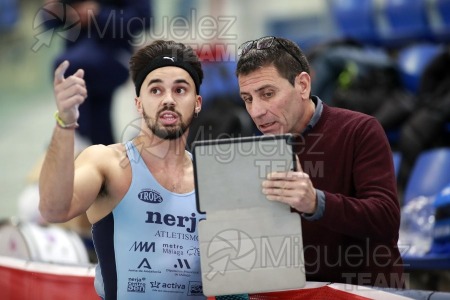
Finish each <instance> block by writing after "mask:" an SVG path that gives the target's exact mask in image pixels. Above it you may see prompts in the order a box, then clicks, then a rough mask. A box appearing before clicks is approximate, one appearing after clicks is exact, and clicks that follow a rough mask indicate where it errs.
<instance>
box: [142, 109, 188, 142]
mask: <svg viewBox="0 0 450 300" xmlns="http://www.w3.org/2000/svg"><path fill="white" fill-rule="evenodd" d="M163 111H171V112H174V113H176V114H177V115H178V119H179V120H180V123H179V124H175V125H170V126H162V125H161V124H160V123H158V121H157V120H158V119H159V118H158V116H159V114H160V113H161V112H163ZM142 114H143V117H144V120H145V124H147V127H148V129H150V131H151V132H152V133H153V134H154V135H156V136H157V137H159V138H161V139H164V140H176V139H178V138H180V137H182V136H183V134H184V133H185V132H186V131H187V130H188V128H189V126H190V124H191V122H192V118H193V115H194V114H192V115H190V116H189V118H188V120H186V122H183V118H182V117H181V115H180V114H179V113H178V112H176V111H175V109H174V108H173V107H167V108H163V109H162V110H160V111H158V112H157V113H156V116H155V117H154V118H150V117H149V116H148V115H147V113H146V112H145V110H143V112H142Z"/></svg>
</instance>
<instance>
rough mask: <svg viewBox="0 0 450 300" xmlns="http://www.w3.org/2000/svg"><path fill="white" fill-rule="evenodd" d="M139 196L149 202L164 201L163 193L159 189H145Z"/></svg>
mask: <svg viewBox="0 0 450 300" xmlns="http://www.w3.org/2000/svg"><path fill="white" fill-rule="evenodd" d="M138 198H139V200H142V201H144V202H147V203H156V204H157V203H161V202H163V198H162V197H161V195H160V194H159V193H158V192H157V191H154V190H151V189H148V190H143V191H142V192H140V193H139V194H138Z"/></svg>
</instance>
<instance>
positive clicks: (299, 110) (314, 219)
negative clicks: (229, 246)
mask: <svg viewBox="0 0 450 300" xmlns="http://www.w3.org/2000/svg"><path fill="white" fill-rule="evenodd" d="M239 51H240V53H239V55H240V57H239V61H238V64H237V70H236V74H237V76H238V81H239V87H240V95H241V97H242V99H243V100H244V101H245V105H246V108H247V111H248V113H249V114H250V116H251V117H252V119H253V121H254V122H255V124H256V125H257V127H258V129H259V130H260V131H261V132H262V133H263V134H283V133H292V134H295V135H298V141H297V143H296V145H295V148H294V149H295V151H296V153H297V157H298V160H299V162H300V163H299V164H297V169H298V170H297V171H296V172H294V171H291V172H288V173H272V174H269V175H268V176H267V180H265V181H264V183H263V193H264V194H265V195H266V197H267V199H269V200H272V201H281V202H285V203H287V204H289V205H290V206H291V207H292V209H294V210H296V211H297V212H298V213H299V214H300V215H301V217H302V230H303V243H304V257H305V269H306V279H307V280H309V281H330V282H342V283H350V284H357V285H370V286H383V287H397V288H401V287H404V284H405V282H404V274H403V266H402V265H403V264H402V259H401V256H400V252H399V249H398V248H397V241H398V232H399V225H400V208H399V203H398V200H397V191H396V180H395V176H394V168H393V163H392V155H391V150H390V146H389V143H388V141H387V138H386V136H385V133H384V131H383V129H382V127H381V126H380V124H379V123H378V122H377V120H376V119H375V118H373V117H371V116H368V115H364V114H361V113H357V112H353V111H349V110H344V109H339V108H335V107H330V106H327V105H326V104H324V103H323V102H322V101H321V100H320V99H319V98H318V97H315V96H311V94H310V93H311V75H310V70H309V64H308V61H307V59H306V57H305V55H304V54H303V53H302V51H301V50H300V49H299V47H298V46H297V45H296V44H294V43H293V42H291V41H289V40H286V39H282V38H276V37H263V38H260V39H258V40H255V41H249V42H246V43H244V44H242V45H241V47H240V48H239ZM318 75H320V74H318ZM361 101H364V99H361Z"/></svg>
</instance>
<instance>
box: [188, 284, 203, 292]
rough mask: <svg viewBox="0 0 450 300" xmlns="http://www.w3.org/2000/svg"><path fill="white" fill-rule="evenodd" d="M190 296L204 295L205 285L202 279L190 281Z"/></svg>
mask: <svg viewBox="0 0 450 300" xmlns="http://www.w3.org/2000/svg"><path fill="white" fill-rule="evenodd" d="M188 296H203V285H202V282H201V281H189V286H188Z"/></svg>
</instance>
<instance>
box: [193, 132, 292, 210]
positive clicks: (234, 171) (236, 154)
mask: <svg viewBox="0 0 450 300" xmlns="http://www.w3.org/2000/svg"><path fill="white" fill-rule="evenodd" d="M292 145H293V136H292V135H290V134H288V135H271V136H267V135H264V136H255V137H242V138H230V139H219V140H206V141H198V142H195V143H194V144H193V150H192V151H193V153H192V154H193V159H194V178H195V187H196V201H197V209H198V210H199V212H216V211H221V210H229V209H233V210H235V209H247V208H263V209H269V210H272V209H275V210H279V209H283V210H285V209H286V208H282V207H284V206H285V205H282V206H280V205H279V203H277V202H272V201H267V199H266V198H265V196H264V194H263V193H262V189H261V184H262V181H263V180H264V179H265V178H266V176H267V174H268V173H269V172H275V171H284V172H285V171H289V170H293V169H295V166H296V164H295V161H296V156H295V153H294V152H293V148H292Z"/></svg>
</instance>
